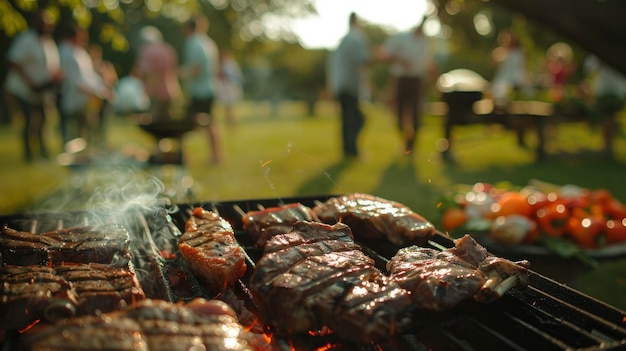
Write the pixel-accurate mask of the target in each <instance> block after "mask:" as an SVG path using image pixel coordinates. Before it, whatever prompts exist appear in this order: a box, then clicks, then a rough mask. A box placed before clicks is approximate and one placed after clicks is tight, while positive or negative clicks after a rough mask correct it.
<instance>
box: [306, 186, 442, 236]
mask: <svg viewBox="0 0 626 351" xmlns="http://www.w3.org/2000/svg"><path fill="white" fill-rule="evenodd" d="M313 211H314V212H315V213H316V214H317V217H318V218H319V219H320V220H321V221H322V222H324V223H328V224H334V223H337V222H342V223H345V224H347V225H348V226H349V227H350V228H351V229H352V232H353V233H354V235H355V236H356V237H357V239H367V240H372V239H387V240H389V241H390V242H392V243H393V244H395V245H398V246H406V245H407V244H415V245H420V244H424V243H426V242H427V241H428V239H430V238H431V237H432V236H433V234H434V233H435V227H434V225H433V224H432V223H430V222H429V221H427V220H426V219H425V218H424V217H422V216H421V215H419V214H417V213H415V212H413V211H412V210H411V209H410V208H408V207H407V206H405V205H403V204H401V203H398V202H395V201H390V200H386V199H383V198H380V197H376V196H373V195H369V194H360V193H354V194H348V195H343V196H337V197H332V198H330V199H328V200H327V201H326V202H324V203H322V204H319V205H317V206H315V207H313Z"/></svg>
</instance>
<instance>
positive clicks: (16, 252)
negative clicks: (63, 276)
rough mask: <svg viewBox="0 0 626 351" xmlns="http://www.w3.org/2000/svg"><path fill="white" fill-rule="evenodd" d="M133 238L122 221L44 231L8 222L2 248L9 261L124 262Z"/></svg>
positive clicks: (23, 263)
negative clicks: (36, 231) (30, 230)
mask: <svg viewBox="0 0 626 351" xmlns="http://www.w3.org/2000/svg"><path fill="white" fill-rule="evenodd" d="M129 244H130V238H129V235H128V232H127V231H126V229H125V228H124V227H121V226H118V225H106V226H105V225H101V226H95V227H93V226H81V227H73V228H66V229H60V230H57V231H52V232H45V233H41V234H35V233H29V232H24V231H18V230H15V229H11V228H9V227H6V226H4V227H3V228H2V231H1V232H0V250H1V253H2V258H3V260H4V263H5V264H10V265H20V266H26V265H53V266H54V265H60V264H62V263H64V262H75V263H106V264H109V263H113V262H115V263H116V264H117V263H120V264H121V263H124V261H128V260H129V256H130V253H129Z"/></svg>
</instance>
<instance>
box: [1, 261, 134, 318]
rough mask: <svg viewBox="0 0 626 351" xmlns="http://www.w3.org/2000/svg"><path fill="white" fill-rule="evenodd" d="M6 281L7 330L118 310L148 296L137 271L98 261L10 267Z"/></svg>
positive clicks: (3, 297)
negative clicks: (40, 322)
mask: <svg viewBox="0 0 626 351" xmlns="http://www.w3.org/2000/svg"><path fill="white" fill-rule="evenodd" d="M0 281H2V282H3V284H2V285H0V321H2V323H1V325H0V326H1V327H4V328H6V329H21V328H24V327H26V326H28V325H29V324H31V323H34V322H36V321H38V320H43V321H49V322H51V321H55V320H58V319H61V318H65V317H70V316H72V315H87V314H95V313H100V312H109V311H115V310H119V309H122V308H125V307H126V306H127V305H130V304H133V303H135V302H136V301H139V300H142V299H144V298H145V295H144V293H143V290H142V289H141V287H140V285H139V283H138V281H137V279H136V277H135V274H134V273H133V272H132V271H131V270H129V269H124V268H116V267H111V266H108V265H103V264H97V263H94V264H66V265H61V266H58V267H54V268H52V267H42V266H10V265H5V266H4V267H2V268H0Z"/></svg>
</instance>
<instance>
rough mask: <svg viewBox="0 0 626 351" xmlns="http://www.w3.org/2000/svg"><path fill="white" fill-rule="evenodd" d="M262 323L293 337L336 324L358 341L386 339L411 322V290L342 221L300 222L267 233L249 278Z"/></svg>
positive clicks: (341, 332) (344, 335)
mask: <svg viewBox="0 0 626 351" xmlns="http://www.w3.org/2000/svg"><path fill="white" fill-rule="evenodd" d="M250 286H251V292H252V294H253V297H254V299H255V301H256V303H257V305H258V306H259V309H260V315H261V316H260V317H261V320H262V321H263V322H264V323H265V324H266V325H268V327H269V328H270V329H272V331H273V332H276V333H278V334H283V335H285V334H286V335H294V334H296V335H297V334H298V333H305V332H310V331H317V330H320V329H322V328H323V327H328V328H330V329H331V330H332V331H333V332H334V333H336V334H337V335H338V336H340V337H341V338H344V339H346V340H349V341H352V342H354V343H358V344H364V343H369V342H371V341H372V340H383V339H388V338H390V337H393V335H394V334H395V333H398V332H399V331H400V330H401V329H402V327H403V324H404V323H406V322H407V321H408V316H407V313H408V310H410V307H411V303H412V302H411V299H410V296H409V295H410V294H409V292H408V291H406V290H405V289H402V288H401V287H400V286H399V285H398V284H397V283H395V282H394V281H392V280H390V279H389V278H388V277H386V276H385V275H383V274H382V273H381V272H380V271H379V270H378V269H377V268H376V267H375V262H374V261H373V260H372V259H371V258H370V257H368V256H367V255H365V254H364V253H363V252H362V251H360V248H359V246H358V245H356V244H355V243H354V242H353V240H352V232H351V230H350V228H349V227H348V226H347V225H345V224H343V223H337V224H335V225H332V226H331V225H327V224H323V223H319V222H304V221H301V222H297V223H296V224H295V225H294V227H293V230H292V231H291V232H290V233H287V234H281V235H276V236H273V237H271V238H269V239H268V240H267V242H266V244H265V247H264V254H263V256H262V257H261V258H260V259H259V260H258V262H257V264H256V269H255V271H254V272H253V274H252V277H251V282H250Z"/></svg>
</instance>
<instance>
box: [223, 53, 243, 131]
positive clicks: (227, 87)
mask: <svg viewBox="0 0 626 351" xmlns="http://www.w3.org/2000/svg"><path fill="white" fill-rule="evenodd" d="M220 54H221V55H220V56H221V59H220V72H219V78H220V88H219V96H218V97H219V101H220V102H221V103H222V104H223V105H224V111H225V113H226V122H227V123H228V125H229V126H233V125H235V122H236V121H235V111H234V106H235V104H236V103H237V102H239V101H240V100H241V99H242V97H243V90H242V84H243V74H242V73H241V68H240V67H239V64H238V63H237V61H236V60H235V58H234V57H233V54H232V53H231V52H230V51H228V50H223V51H221V52H220Z"/></svg>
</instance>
